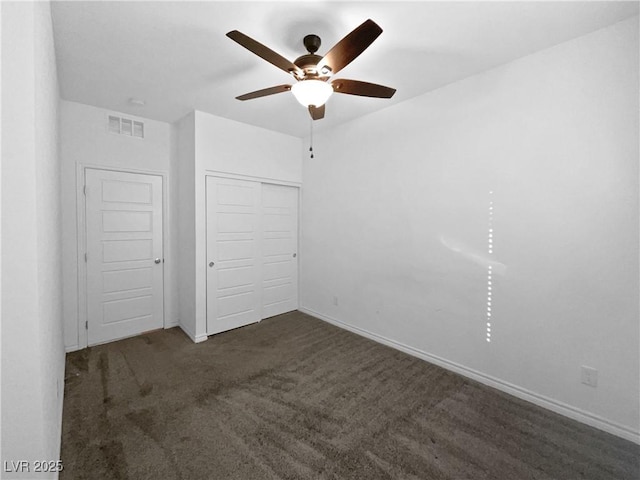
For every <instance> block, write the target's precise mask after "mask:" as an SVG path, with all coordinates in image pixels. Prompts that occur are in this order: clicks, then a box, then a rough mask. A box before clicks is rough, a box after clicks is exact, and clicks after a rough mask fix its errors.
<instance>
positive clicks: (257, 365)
mask: <svg viewBox="0 0 640 480" xmlns="http://www.w3.org/2000/svg"><path fill="white" fill-rule="evenodd" d="M639 459H640V447H639V446H637V445H634V444H632V443H630V442H627V441H625V440H622V439H619V438H617V437H614V436H611V435H608V434H606V433H603V432H600V431H598V430H595V429H592V428H590V427H587V426H585V425H582V424H580V423H577V422H574V421H572V420H569V419H567V418H564V417H561V416H559V415H556V414H554V413H552V412H549V411H547V410H544V409H541V408H538V407H536V406H534V405H531V404H529V403H527V402H524V401H521V400H518V399H516V398H513V397H510V396H508V395H506V394H503V393H501V392H498V391H496V390H493V389H490V388H487V387H485V386H482V385H480V384H478V383H476V382H473V381H470V380H467V379H465V378H463V377H461V376H458V375H456V374H453V373H450V372H448V371H446V370H443V369H441V368H439V367H436V366H434V365H431V364H428V363H426V362H423V361H421V360H418V359H416V358H413V357H411V356H409V355H406V354H404V353H401V352H398V351H395V350H393V349H391V348H387V347H385V346H382V345H379V344H376V343H374V342H372V341H369V340H367V339H364V338H362V337H359V336H357V335H354V334H352V333H349V332H347V331H344V330H341V329H339V328H336V327H334V326H332V325H329V324H326V323H324V322H322V321H319V320H317V319H314V318H312V317H309V316H307V315H304V314H302V313H299V312H292V313H289V314H286V315H281V316H279V317H274V318H271V319H268V320H264V321H263V322H261V323H259V324H255V325H251V326H248V327H244V328H241V329H238V330H234V331H231V332H227V333H223V334H219V335H216V336H214V337H211V338H209V340H208V341H206V342H204V343H201V344H197V345H196V344H193V343H192V342H191V341H190V340H189V339H188V338H187V337H186V336H185V335H184V334H183V333H182V332H181V331H180V330H178V329H171V330H166V331H158V332H154V333H151V334H147V335H143V336H140V337H136V338H131V339H128V340H123V341H119V342H115V343H111V344H108V345H102V346H99V347H93V348H88V349H86V350H82V351H79V352H74V353H71V354H69V355H68V356H67V382H66V388H65V399H64V419H63V440H62V460H63V462H64V471H63V472H62V475H61V477H60V478H62V479H63V480H71V479H85V478H86V479H92V480H93V479H136V480H137V479H162V480H170V479H185V480H196V479H225V480H227V479H241V480H251V479H257V480H263V479H264V480H266V479H367V480H368V479H456V480H459V479H473V480H481V479H505V480H506V479H508V480H521V479H539V480H545V479H554V480H573V479H616V480H621V479H629V480H637V479H638V478H640V460H639Z"/></svg>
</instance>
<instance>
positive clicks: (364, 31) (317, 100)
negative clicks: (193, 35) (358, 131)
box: [227, 20, 396, 120]
mask: <svg viewBox="0 0 640 480" xmlns="http://www.w3.org/2000/svg"><path fill="white" fill-rule="evenodd" d="M381 33H382V29H381V28H380V27H379V26H378V25H377V24H376V23H375V22H374V21H373V20H367V21H365V22H364V23H363V24H362V25H360V26H359V27H357V28H356V29H355V30H353V31H352V32H351V33H349V34H348V35H347V36H346V37H344V38H343V39H342V40H340V41H339V42H338V43H337V44H336V45H335V46H334V47H333V48H332V49H331V50H329V52H328V53H327V54H326V55H325V56H324V57H321V56H320V55H316V52H317V51H318V48H320V43H321V42H320V37H318V36H317V35H307V36H306V37H304V40H303V43H304V46H305V48H306V49H307V52H308V53H307V54H305V55H302V56H300V57H298V58H296V59H295V60H294V61H293V62H290V61H289V60H287V59H286V58H284V57H283V56H281V55H279V54H278V53H276V52H274V51H273V50H271V49H270V48H268V47H266V46H264V45H262V44H261V43H259V42H257V41H255V40H254V39H252V38H251V37H248V36H247V35H245V34H244V33H241V32H239V31H237V30H233V31H231V32H229V33H227V37H229V38H230V39H231V40H233V41H235V42H237V43H239V44H240V45H242V46H243V47H244V48H246V49H247V50H249V51H251V52H253V53H255V54H256V55H258V56H259V57H261V58H263V59H264V60H266V61H267V62H269V63H271V64H272V65H275V66H276V67H278V68H280V69H281V70H284V71H285V72H287V73H289V74H291V75H292V76H293V78H295V80H296V83H294V84H293V85H288V84H284V85H277V86H275V87H269V88H264V89H262V90H257V91H255V92H250V93H245V94H244V95H240V96H239V97H236V98H237V99H238V100H251V99H253V98H259V97H264V96H267V95H273V94H276V93H283V92H288V91H291V92H292V93H293V95H294V96H295V97H296V99H297V100H298V102H300V103H301V104H302V105H303V106H305V107H307V108H308V109H309V113H310V114H311V118H312V119H313V120H320V119H321V118H324V113H325V102H326V101H327V100H328V98H329V97H330V96H331V94H332V93H333V92H336V93H345V94H347V95H359V96H362V97H377V98H391V97H392V96H393V94H394V93H395V92H396V90H395V89H394V88H389V87H385V86H383V85H378V84H375V83H368V82H361V81H359V80H348V79H335V80H331V81H330V78H331V76H332V75H334V74H336V73H338V72H339V71H340V70H342V69H343V68H344V67H346V66H347V65H348V64H349V63H351V62H352V61H353V60H354V59H355V58H356V57H357V56H358V55H360V54H361V53H362V52H364V51H365V50H366V49H367V47H369V45H371V44H372V43H373V41H374V40H375V39H376V38H378V36H379V35H380V34H381Z"/></svg>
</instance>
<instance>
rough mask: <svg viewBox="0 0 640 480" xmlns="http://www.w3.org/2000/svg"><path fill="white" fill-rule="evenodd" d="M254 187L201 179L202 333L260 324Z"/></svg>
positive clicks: (258, 241) (256, 184)
mask: <svg viewBox="0 0 640 480" xmlns="http://www.w3.org/2000/svg"><path fill="white" fill-rule="evenodd" d="M260 190H261V184H260V183H259V182H250V181H244V180H231V179H224V178H218V177H207V267H206V268H207V333H208V334H209V335H211V334H214V333H218V332H223V331H225V330H231V329H232V328H237V327H241V326H243V325H247V324H250V323H253V322H257V321H259V320H260V318H261V316H260V315H261V280H262V278H261V266H262V265H261V264H262V262H261V258H262V254H261V228H260Z"/></svg>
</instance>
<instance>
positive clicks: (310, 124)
mask: <svg viewBox="0 0 640 480" xmlns="http://www.w3.org/2000/svg"><path fill="white" fill-rule="evenodd" d="M309 131H310V133H309V151H310V152H311V155H310V158H313V119H311V120H310V123H309Z"/></svg>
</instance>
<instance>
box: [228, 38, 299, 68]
mask: <svg viewBox="0 0 640 480" xmlns="http://www.w3.org/2000/svg"><path fill="white" fill-rule="evenodd" d="M227 37H229V38H230V39H231V40H233V41H234V42H237V43H239V44H240V45H242V46H243V47H244V48H246V49H247V50H249V51H250V52H253V53H255V54H256V55H258V56H259V57H260V58H262V59H264V60H266V61H267V62H269V63H271V64H272V65H275V66H276V67H278V68H279V69H281V70H284V71H285V72H287V73H291V72H295V73H296V74H300V75H302V70H300V68H299V67H297V66H296V65H295V64H294V63H292V62H290V61H289V60H287V59H286V58H284V57H283V56H282V55H280V54H278V53H276V52H274V51H273V50H271V49H270V48H268V47H265V46H264V45H262V44H261V43H260V42H257V41H255V40H254V39H253V38H251V37H248V36H246V35H245V34H244V33H242V32H239V31H238V30H232V31H231V32H229V33H227Z"/></svg>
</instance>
